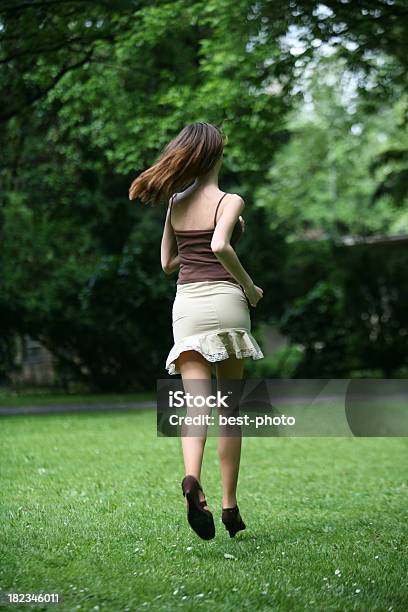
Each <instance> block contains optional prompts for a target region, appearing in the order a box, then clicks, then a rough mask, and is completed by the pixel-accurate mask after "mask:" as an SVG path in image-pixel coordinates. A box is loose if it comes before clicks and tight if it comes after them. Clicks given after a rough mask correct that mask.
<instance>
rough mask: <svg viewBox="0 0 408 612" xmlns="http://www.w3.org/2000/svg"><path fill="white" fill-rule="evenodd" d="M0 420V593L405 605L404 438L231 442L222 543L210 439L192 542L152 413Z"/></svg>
mask: <svg viewBox="0 0 408 612" xmlns="http://www.w3.org/2000/svg"><path fill="white" fill-rule="evenodd" d="M0 427H1V453H2V456H1V488H2V499H1V504H2V511H1V544H0V546H1V555H2V563H1V574H0V589H1V590H7V591H10V590H13V591H17V592H43V593H45V592H59V593H60V594H62V597H63V600H64V601H63V603H62V604H61V605H60V606H57V607H53V606H48V608H47V607H43V608H42V609H54V610H79V609H80V610H109V611H110V612H112V611H113V612H116V611H119V610H123V611H124V610H136V609H137V610H145V609H147V610H174V609H184V610H193V609H196V608H200V609H202V610H217V611H218V610H222V611H223V610H231V611H234V612H235V611H236V610H305V609H307V610H322V611H327V610H336V611H343V610H359V611H370V612H371V611H376V610H378V611H386V610H393V611H396V610H405V609H406V608H407V605H408V585H407V582H408V579H407V564H408V562H407V531H408V528H407V524H408V521H407V518H408V503H407V502H408V495H407V492H408V488H407V481H406V476H407V450H408V439H406V438H389V439H387V438H368V439H361V438H265V437H264V438H245V439H244V441H243V456H242V468H241V476H240V489H239V492H240V495H239V503H240V508H241V511H242V515H243V518H244V520H245V521H246V523H247V530H246V531H244V532H242V533H240V534H238V535H237V537H236V538H235V540H230V538H229V537H228V534H227V532H226V531H225V529H224V527H223V525H222V523H221V519H220V498H221V487H220V482H219V467H218V460H217V454H216V443H217V440H216V438H214V437H212V438H209V439H208V442H207V449H206V457H205V462H204V476H203V486H204V490H205V492H206V495H207V499H208V501H209V504H210V507H211V508H212V509H213V511H214V513H215V520H216V529H217V534H216V538H215V539H214V540H212V541H210V542H203V541H202V540H200V539H199V538H198V537H197V536H196V535H195V534H194V533H193V532H192V531H191V530H190V528H189V527H188V525H187V522H186V520H185V509H184V499H183V497H182V494H181V487H180V481H181V478H182V476H183V471H182V461H181V454H180V447H179V445H180V441H179V440H178V439H177V438H159V437H157V436H156V429H155V412H154V411H143V412H120V413H113V412H112V413H92V414H91V413H81V414H72V415H41V416H31V417H27V416H13V417H3V418H2V419H1V423H0ZM225 555H230V556H231V557H232V558H231V557H226V556H225ZM9 609H13V610H17V609H21V610H27V609H28V607H27V606H24V607H23V606H21V608H19V607H18V606H13V607H10V608H9ZM33 609H34V608H33ZM35 609H37V610H39V609H41V608H39V607H37V608H35Z"/></svg>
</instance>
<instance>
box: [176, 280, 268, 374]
mask: <svg viewBox="0 0 408 612" xmlns="http://www.w3.org/2000/svg"><path fill="white" fill-rule="evenodd" d="M172 318H173V337H174V346H173V348H172V349H171V351H170V353H169V355H168V357H167V361H166V369H167V371H168V373H169V374H180V371H179V369H178V367H177V365H176V364H175V363H174V362H175V361H176V359H177V358H178V356H179V355H180V353H182V352H183V351H189V350H194V351H197V352H199V353H201V355H202V356H203V357H205V359H206V360H207V361H209V362H211V363H213V362H216V361H223V360H224V359H228V357H230V356H231V355H235V356H236V357H237V358H238V359H242V358H244V357H252V359H262V358H263V357H264V355H263V353H262V351H261V349H260V347H259V345H258V343H257V342H256V340H255V338H254V337H253V336H252V334H251V317H250V313H249V308H248V302H247V299H246V297H245V294H244V292H243V290H242V288H241V287H240V286H239V285H235V284H234V283H231V282H229V281H199V282H195V283H186V284H181V285H177V291H176V296H175V298H174V302H173V311H172Z"/></svg>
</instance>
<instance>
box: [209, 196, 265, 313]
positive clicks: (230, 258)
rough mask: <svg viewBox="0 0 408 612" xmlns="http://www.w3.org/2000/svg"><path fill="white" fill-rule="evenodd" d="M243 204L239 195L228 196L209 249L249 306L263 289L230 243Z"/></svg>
mask: <svg viewBox="0 0 408 612" xmlns="http://www.w3.org/2000/svg"><path fill="white" fill-rule="evenodd" d="M244 206H245V204H244V200H243V199H242V198H241V196H239V195H236V194H232V195H231V196H229V200H228V203H226V204H225V205H224V209H223V211H222V213H221V215H220V218H219V220H218V222H217V225H216V226H215V230H214V234H213V237H212V240H211V249H212V251H213V253H214V254H215V256H216V257H217V259H218V260H219V261H220V262H221V263H222V265H223V266H224V268H225V269H226V270H227V271H228V272H229V273H230V274H232V276H233V277H234V278H235V280H236V281H237V283H239V284H240V285H241V287H242V288H243V290H244V291H245V293H246V295H247V297H248V300H249V303H250V304H251V306H256V305H257V303H258V302H259V300H260V299H261V298H262V296H263V291H262V289H261V288H260V287H257V286H256V285H255V284H254V282H253V280H252V278H251V277H250V276H249V274H248V273H247V272H246V270H245V269H244V267H243V266H242V264H241V262H240V261H239V259H238V255H237V254H236V252H235V250H234V249H233V247H232V246H231V244H230V239H231V235H232V232H233V229H234V226H235V224H236V222H237V220H238V218H239V216H240V215H241V213H242V211H243V210H244Z"/></svg>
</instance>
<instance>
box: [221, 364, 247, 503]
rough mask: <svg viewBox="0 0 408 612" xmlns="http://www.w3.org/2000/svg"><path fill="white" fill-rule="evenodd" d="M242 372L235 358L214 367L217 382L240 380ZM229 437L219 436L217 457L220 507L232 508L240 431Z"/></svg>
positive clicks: (241, 367)
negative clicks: (220, 493) (220, 488)
mask: <svg viewBox="0 0 408 612" xmlns="http://www.w3.org/2000/svg"><path fill="white" fill-rule="evenodd" d="M243 372H244V360H243V359H237V358H236V357H235V356H231V357H229V359H226V360H225V361H220V362H219V363H217V365H216V373H217V380H218V383H219V385H220V381H222V379H241V378H242V376H243ZM238 431H239V433H235V434H234V435H231V436H220V437H219V440H218V456H219V459H220V467H221V478H222V486H223V497H222V507H223V508H233V507H234V506H235V505H236V503H237V484H238V473H239V463H240V458H241V441H242V437H241V430H240V428H239V430H238Z"/></svg>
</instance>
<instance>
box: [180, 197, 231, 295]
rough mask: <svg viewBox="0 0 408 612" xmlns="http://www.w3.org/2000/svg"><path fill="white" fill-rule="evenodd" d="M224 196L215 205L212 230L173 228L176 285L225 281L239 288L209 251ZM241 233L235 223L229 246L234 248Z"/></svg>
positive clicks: (210, 250)
mask: <svg viewBox="0 0 408 612" xmlns="http://www.w3.org/2000/svg"><path fill="white" fill-rule="evenodd" d="M226 195H227V194H226V193H224V194H223V195H222V196H221V198H220V200H219V202H218V204H217V207H216V209H215V214H214V222H213V228H212V229H205V230H193V229H192V230H178V231H176V230H175V229H174V228H173V231H174V234H175V236H176V241H177V248H178V254H179V257H180V270H179V275H178V279H177V285H184V284H186V283H196V282H199V281H222V280H225V281H229V282H231V283H234V284H235V285H238V286H239V284H238V283H237V281H236V280H235V278H234V277H233V276H232V275H231V274H230V273H229V272H228V271H227V270H226V269H225V268H224V266H223V265H222V263H221V262H220V261H219V260H218V259H217V257H216V256H215V254H214V253H213V251H212V249H211V239H212V237H213V234H214V230H215V225H216V219H217V212H218V207H219V205H220V204H221V201H222V200H223V198H224V197H225V196H226ZM173 201H174V196H173V198H172V200H171V203H170V224H171V210H172V205H173ZM172 227H173V226H172ZM241 233H242V227H241V223H240V222H239V221H237V222H236V224H235V227H234V230H233V232H232V236H231V246H234V244H235V243H236V242H237V240H238V239H239V238H240V236H241Z"/></svg>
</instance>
